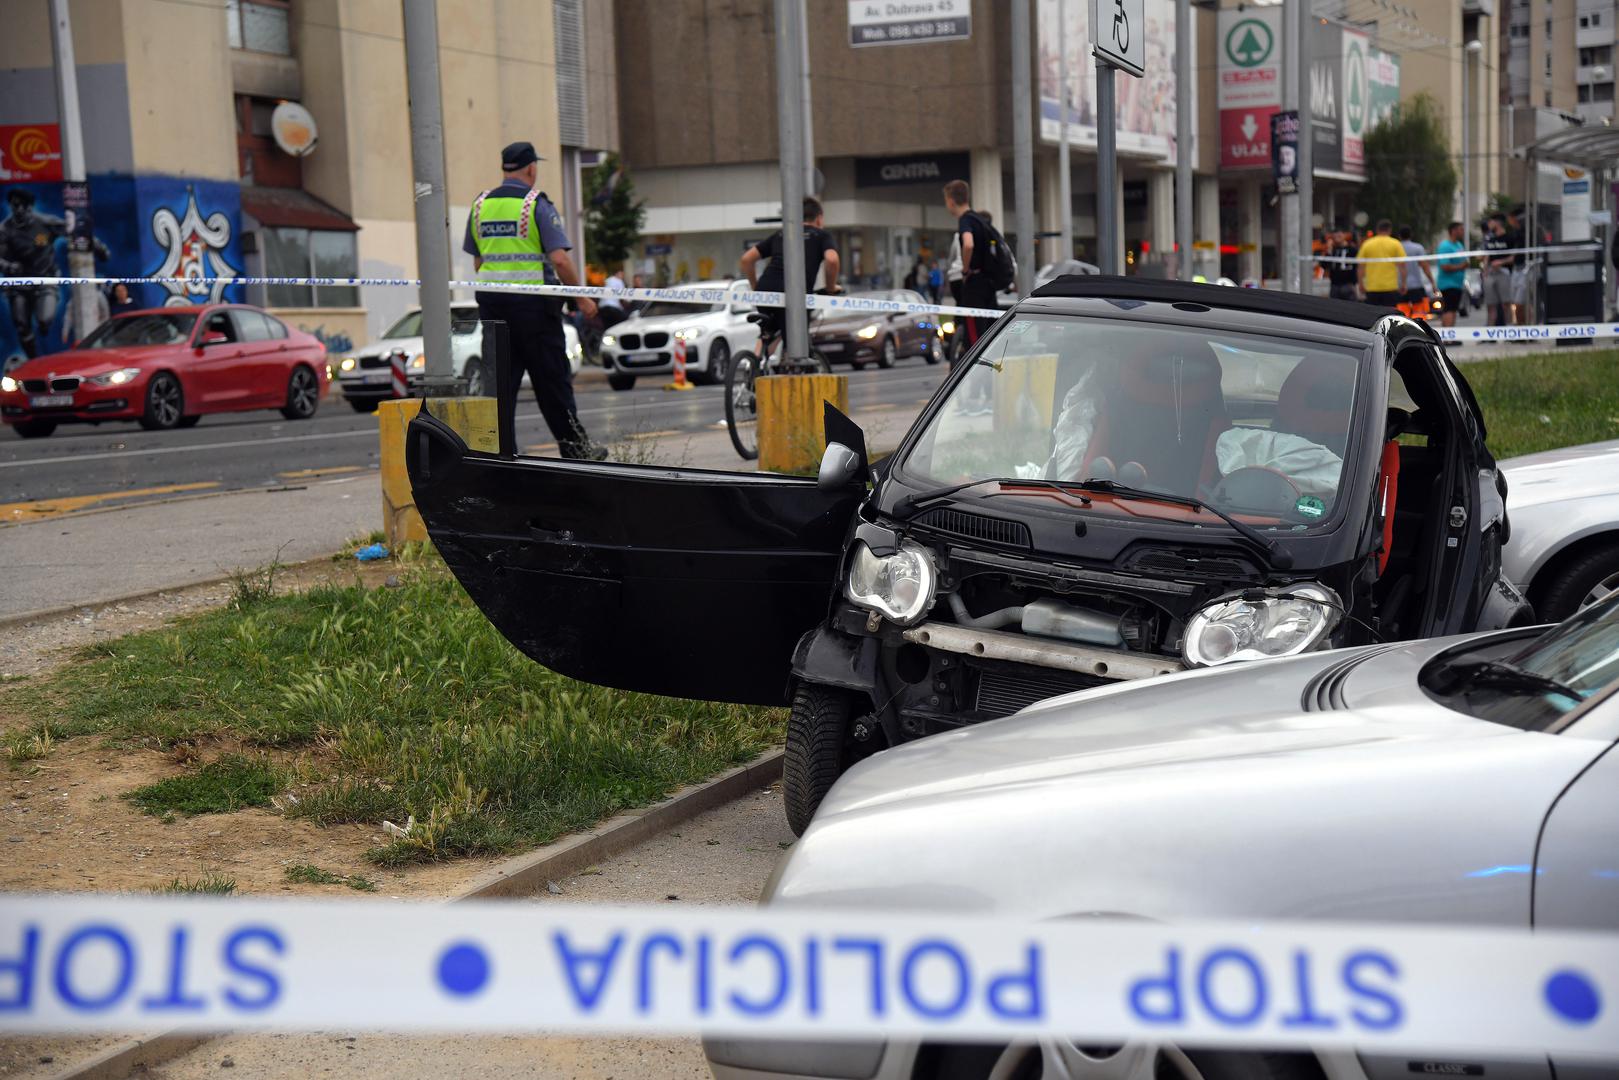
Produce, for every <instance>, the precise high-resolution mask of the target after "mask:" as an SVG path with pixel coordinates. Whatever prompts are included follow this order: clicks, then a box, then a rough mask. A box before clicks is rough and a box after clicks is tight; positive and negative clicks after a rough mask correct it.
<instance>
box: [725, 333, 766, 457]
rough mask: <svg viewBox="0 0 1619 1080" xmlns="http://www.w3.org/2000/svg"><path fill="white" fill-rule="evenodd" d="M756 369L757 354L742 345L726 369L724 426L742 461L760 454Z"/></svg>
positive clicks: (757, 366) (757, 365)
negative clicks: (755, 390) (754, 386)
mask: <svg viewBox="0 0 1619 1080" xmlns="http://www.w3.org/2000/svg"><path fill="white" fill-rule="evenodd" d="M758 370H759V357H758V356H757V355H756V354H755V353H752V352H749V351H747V350H746V349H744V350H743V351H742V352H739V353H737V354H736V355H735V356H733V357H731V366H730V369H729V370H728V371H726V373H725V429H726V430H727V431H729V432H730V433H731V445H732V446H734V447H736V452H737V454H738V455H740V456H741V458H742V460H743V461H753V460H754V459H755V458H757V457H758V456H759V410H758V402H757V399H755V397H754V394H753V381H754V379H755V378H756V377H757V376H758Z"/></svg>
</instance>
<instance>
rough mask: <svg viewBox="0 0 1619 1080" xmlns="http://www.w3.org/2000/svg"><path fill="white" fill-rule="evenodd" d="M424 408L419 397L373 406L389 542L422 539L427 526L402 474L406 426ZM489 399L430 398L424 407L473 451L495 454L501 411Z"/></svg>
mask: <svg viewBox="0 0 1619 1080" xmlns="http://www.w3.org/2000/svg"><path fill="white" fill-rule="evenodd" d="M421 407H422V401H421V400H420V399H417V398H403V399H401V400H398V401H384V402H382V403H381V404H380V405H379V406H378V407H377V432H378V435H379V436H380V438H381V443H382V453H381V457H380V459H379V460H380V461H381V467H382V531H383V532H384V533H385V534H386V535H387V537H388V545H389V546H390V547H397V546H398V545H400V544H402V543H405V542H406V541H408V540H426V539H427V529H426V527H425V526H423V525H422V516H421V515H420V514H418V513H417V512H416V504H415V502H414V500H412V499H411V495H410V476H409V475H408V474H407V473H406V472H405V429H406V428H408V427H409V426H410V421H411V419H412V418H413V417H414V416H415V415H416V413H417V411H418V410H420V409H421ZM495 409H496V406H495V399H494V398H492V397H463V398H428V399H427V411H428V412H430V413H432V414H433V415H434V416H436V417H438V418H439V419H440V420H442V421H444V422H445V423H446V424H448V425H450V427H452V428H454V429H455V432H456V434H458V435H460V436H461V438H462V440H463V441H465V442H466V444H467V447H468V448H469V449H472V450H482V451H484V452H486V453H490V454H494V453H498V452H499V450H500V434H499V420H498V418H499V413H497V412H496V411H495Z"/></svg>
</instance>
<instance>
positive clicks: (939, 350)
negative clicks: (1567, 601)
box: [922, 334, 944, 364]
mask: <svg viewBox="0 0 1619 1080" xmlns="http://www.w3.org/2000/svg"><path fill="white" fill-rule="evenodd" d="M922 359H924V360H926V361H927V362H928V363H930V364H937V363H938V362H939V361H940V360H943V359H944V343H943V342H942V341H940V340H939V335H937V334H935V335H933V336H932V337H930V338H928V347H927V351H926V352H924V353H923V354H922Z"/></svg>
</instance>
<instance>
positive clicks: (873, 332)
mask: <svg viewBox="0 0 1619 1080" xmlns="http://www.w3.org/2000/svg"><path fill="white" fill-rule="evenodd" d="M882 332H883V328H882V327H881V326H878V325H877V324H876V323H872V324H871V325H870V326H862V327H861V328H860V329H858V330H856V331H855V332H854V336H855V337H857V338H859V339H860V340H862V341H870V340H871V339H872V338H874V337H876V336H877V335H878V334H880V333H882Z"/></svg>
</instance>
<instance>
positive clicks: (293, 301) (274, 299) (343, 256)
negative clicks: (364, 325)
mask: <svg viewBox="0 0 1619 1080" xmlns="http://www.w3.org/2000/svg"><path fill="white" fill-rule="evenodd" d="M259 244H260V246H261V247H262V248H263V251H264V274H265V276H266V277H301V278H307V277H358V276H359V269H360V260H359V256H358V254H357V253H356V251H355V245H354V234H353V233H351V232H337V231H335V230H327V229H261V230H260V231H259ZM265 302H266V304H267V305H268V306H270V307H358V306H359V304H360V297H359V290H358V289H355V288H354V287H353V286H347V285H268V286H266V287H265Z"/></svg>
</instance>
